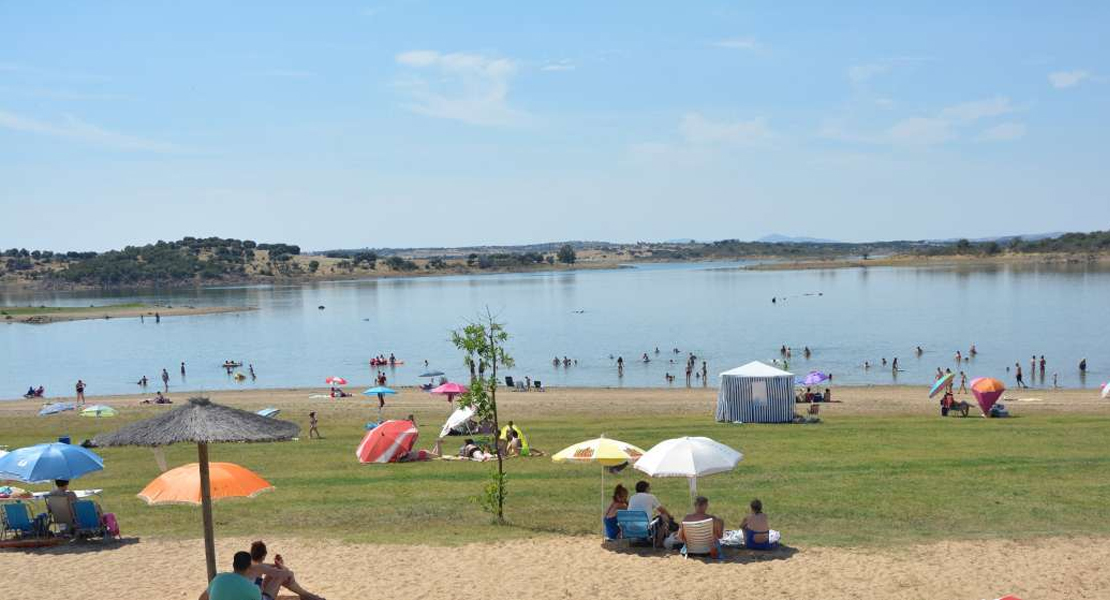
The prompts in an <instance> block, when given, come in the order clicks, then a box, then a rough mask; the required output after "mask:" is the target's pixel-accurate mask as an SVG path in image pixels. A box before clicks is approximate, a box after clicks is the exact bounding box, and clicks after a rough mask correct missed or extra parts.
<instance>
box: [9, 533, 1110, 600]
mask: <svg viewBox="0 0 1110 600" xmlns="http://www.w3.org/2000/svg"><path fill="white" fill-rule="evenodd" d="M251 541H252V540H249V539H245V538H244V539H220V540H218V542H217V552H218V554H219V555H220V556H223V557H227V556H230V555H231V554H232V553H233V552H235V551H237V550H240V549H244V548H246V547H248V546H249V544H250V542H251ZM266 541H267V544H268V545H269V546H270V548H271V551H272V552H280V553H281V554H282V556H283V557H285V560H286V563H287V564H288V566H289V567H290V568H291V569H293V570H294V572H295V573H296V574H297V579H298V581H300V582H301V583H302V585H304V586H305V587H307V588H308V589H310V590H312V591H314V592H316V593H319V594H322V595H324V596H326V597H327V598H329V599H331V600H345V599H350V600H355V599H359V598H363V599H364V598H381V597H390V596H394V595H397V594H403V596H404V597H406V598H413V599H416V600H436V599H448V598H459V599H463V598H475V597H491V596H497V595H499V594H500V593H501V592H503V591H504V590H507V589H511V590H512V595H513V596H514V597H520V598H533V599H537V600H547V599H552V600H554V599H565V598H618V597H623V598H680V599H683V600H687V599H689V600H695V599H697V600H702V599H718V598H720V599H725V598H738V599H752V600H759V599H765V598H772V599H783V600H787V599H791V600H792V599H803V598H804V599H813V598H820V599H822V600H839V599H845V600H847V599H862V600H957V599H967V600H980V599H989V598H998V597H1000V596H1003V595H1005V594H1014V595H1017V596H1019V597H1021V598H1023V599H1036V600H1080V599H1098V598H1106V590H1107V589H1110V570H1107V569H1105V568H1104V565H1105V564H1106V562H1107V560H1110V545H1107V544H1106V542H1105V540H1100V539H1071V538H1069V539H1060V538H1053V539H1040V540H1034V541H1022V542H1012V541H1006V540H991V541H981V542H956V543H951V542H945V543H935V544H924V545H916V546H910V547H900V548H897V549H881V550H844V549H827V548H793V547H790V546H789V545H787V546H786V547H784V548H782V549H780V550H778V551H775V552H771V553H766V554H756V553H754V552H750V551H743V550H737V551H729V552H727V553H726V555H725V557H724V559H723V560H720V561H707V560H701V559H689V560H684V559H683V558H682V557H681V556H679V555H677V554H675V553H670V554H666V555H663V554H653V553H650V552H638V551H637V550H635V549H632V550H630V549H628V548H625V547H622V546H616V545H611V544H606V543H602V542H599V541H598V540H596V539H588V538H580V537H575V538H569V537H565V538H544V539H537V540H522V541H516V542H506V543H498V544H475V545H470V546H464V547H461V548H439V547H430V546H409V547H406V546H392V545H391V546H380V545H368V544H344V543H338V542H337V543H325V542H316V541H301V540H297V539H270V540H266ZM203 554H204V548H203V544H202V542H201V541H200V540H188V541H162V540H148V539H143V540H129V541H128V543H120V544H115V545H108V546H107V547H106V548H105V549H101V547H100V546H99V545H95V544H92V545H78V546H73V547H61V548H54V549H49V550H40V551H35V552H6V553H4V554H2V555H0V565H3V570H4V572H5V577H4V590H5V593H6V595H7V597H8V598H46V597H49V598H68V599H71V600H85V599H88V600H94V599H107V598H113V599H116V600H145V599H147V598H175V599H176V598H180V599H183V600H185V599H188V600H191V599H193V598H196V597H197V596H198V595H199V593H200V587H199V586H198V585H197V583H196V582H202V581H203V580H204V562H203V560H200V559H199V557H202V556H203ZM46 568H49V569H50V570H51V571H53V572H56V573H80V574H81V576H80V577H51V578H50V583H49V595H44V591H45V586H44V579H43V573H44V569H46ZM294 597H295V596H287V595H283V596H282V598H294Z"/></svg>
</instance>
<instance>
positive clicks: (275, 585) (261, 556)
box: [247, 540, 324, 600]
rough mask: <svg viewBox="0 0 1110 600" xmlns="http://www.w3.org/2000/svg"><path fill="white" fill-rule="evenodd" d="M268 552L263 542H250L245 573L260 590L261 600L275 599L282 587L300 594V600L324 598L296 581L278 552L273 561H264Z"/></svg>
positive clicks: (319, 599)
mask: <svg viewBox="0 0 1110 600" xmlns="http://www.w3.org/2000/svg"><path fill="white" fill-rule="evenodd" d="M268 553H269V550H267V549H266V543H265V542H262V541H261V540H260V541H257V542H252V543H251V551H250V558H251V563H252V564H251V566H250V568H249V569H248V570H247V573H248V577H250V578H253V579H254V584H255V585H257V586H258V587H259V589H261V590H262V600H275V599H276V598H277V597H278V591H279V590H281V588H283V587H284V588H285V589H287V590H289V591H290V592H293V593H294V594H296V595H298V596H300V598H301V600H324V598H323V597H321V596H317V595H316V594H313V593H312V592H310V591H308V590H306V589H304V588H303V587H301V586H300V584H299V583H297V580H296V578H295V577H294V576H293V571H291V570H289V569H288V568H286V567H285V562H284V561H283V560H282V558H281V555H280V554H275V555H274V562H272V563H269V564H267V563H266V562H265V561H266V555H267V554H268Z"/></svg>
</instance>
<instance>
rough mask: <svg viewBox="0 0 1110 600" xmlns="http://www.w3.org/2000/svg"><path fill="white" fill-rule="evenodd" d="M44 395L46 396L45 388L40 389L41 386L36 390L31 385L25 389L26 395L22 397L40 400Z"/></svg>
mask: <svg viewBox="0 0 1110 600" xmlns="http://www.w3.org/2000/svg"><path fill="white" fill-rule="evenodd" d="M45 395H46V388H44V387H42V386H41V385H40V386H39V387H37V388H36V387H35V386H33V385H32V386H30V387H28V388H27V393H26V394H23V397H24V398H42V397H43V396H45Z"/></svg>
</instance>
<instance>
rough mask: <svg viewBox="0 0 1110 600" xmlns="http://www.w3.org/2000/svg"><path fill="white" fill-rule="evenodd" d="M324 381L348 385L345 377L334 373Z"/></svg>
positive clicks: (329, 383)
mask: <svg viewBox="0 0 1110 600" xmlns="http://www.w3.org/2000/svg"><path fill="white" fill-rule="evenodd" d="M324 383H326V384H328V385H347V380H346V379H343V378H342V377H338V376H335V375H333V376H331V377H328V378H327V379H325V380H324Z"/></svg>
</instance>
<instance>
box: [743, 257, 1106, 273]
mask: <svg viewBox="0 0 1110 600" xmlns="http://www.w3.org/2000/svg"><path fill="white" fill-rule="evenodd" d="M1091 264H1096V265H1110V256H1107V255H1096V256H1089V255H1073V254H1059V253H1052V254H1007V255H1002V256H993V257H987V256H911V255H898V256H885V257H881V258H869V259H866V260H865V259H862V258H851V259H850V258H831V259H801V260H788V261H775V262H765V263H760V264H756V265H748V266H744V267H741V268H743V269H745V270H748V271H807V270H816V269H866V268H868V267H962V266H966V267H979V266H994V265H1091Z"/></svg>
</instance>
